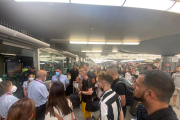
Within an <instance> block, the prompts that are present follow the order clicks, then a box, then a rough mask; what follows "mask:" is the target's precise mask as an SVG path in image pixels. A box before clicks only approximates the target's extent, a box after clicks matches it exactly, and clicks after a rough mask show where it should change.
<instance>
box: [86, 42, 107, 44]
mask: <svg viewBox="0 0 180 120" xmlns="http://www.w3.org/2000/svg"><path fill="white" fill-rule="evenodd" d="M88 44H105V42H88Z"/></svg>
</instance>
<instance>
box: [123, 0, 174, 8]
mask: <svg viewBox="0 0 180 120" xmlns="http://www.w3.org/2000/svg"><path fill="white" fill-rule="evenodd" d="M174 3H175V1H173V0H126V2H125V4H124V5H123V6H124V7H136V8H145V9H155V10H168V9H169V8H170V7H171V6H172V5H173V4H174Z"/></svg>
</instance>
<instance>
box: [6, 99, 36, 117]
mask: <svg viewBox="0 0 180 120" xmlns="http://www.w3.org/2000/svg"><path fill="white" fill-rule="evenodd" d="M35 114H36V108H35V104H34V102H33V100H32V99H30V98H23V99H20V100H18V101H17V102H15V103H14V104H13V105H12V106H11V107H10V109H9V112H8V115H7V120H34V119H35Z"/></svg>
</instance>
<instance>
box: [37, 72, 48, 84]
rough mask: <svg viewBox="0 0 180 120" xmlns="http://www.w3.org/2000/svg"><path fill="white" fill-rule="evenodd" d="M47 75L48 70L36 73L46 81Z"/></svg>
mask: <svg viewBox="0 0 180 120" xmlns="http://www.w3.org/2000/svg"><path fill="white" fill-rule="evenodd" d="M46 76H47V72H46V71H45V70H39V71H38V72H37V74H36V77H37V79H39V80H42V81H45V80H46Z"/></svg>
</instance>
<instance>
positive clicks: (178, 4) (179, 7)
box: [168, 2, 180, 13]
mask: <svg viewBox="0 0 180 120" xmlns="http://www.w3.org/2000/svg"><path fill="white" fill-rule="evenodd" d="M168 11H170V12H176V13H180V2H176V4H175V5H174V6H173V7H172V8H171V9H170V10H168Z"/></svg>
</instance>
